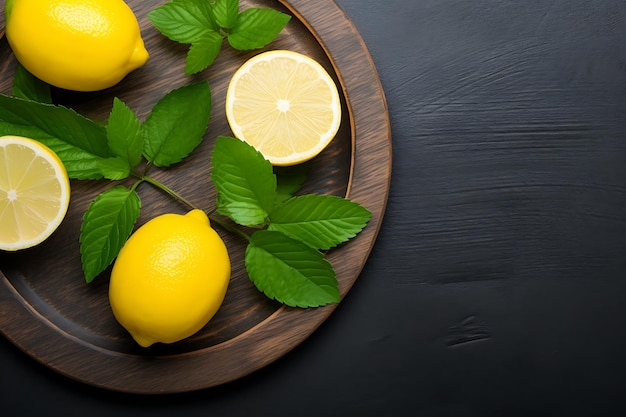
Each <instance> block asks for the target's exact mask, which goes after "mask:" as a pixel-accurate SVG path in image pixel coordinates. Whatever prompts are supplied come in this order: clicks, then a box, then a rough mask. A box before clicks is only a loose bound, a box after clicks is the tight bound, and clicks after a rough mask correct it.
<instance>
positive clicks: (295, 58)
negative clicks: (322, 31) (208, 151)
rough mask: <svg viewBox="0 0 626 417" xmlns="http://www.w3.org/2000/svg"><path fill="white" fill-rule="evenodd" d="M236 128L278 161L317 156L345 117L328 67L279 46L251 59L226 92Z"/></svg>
mask: <svg viewBox="0 0 626 417" xmlns="http://www.w3.org/2000/svg"><path fill="white" fill-rule="evenodd" d="M226 117H227V119H228V123H229V124H230V127H231V129H232V131H233V134H234V135H235V136H236V137H237V138H239V139H241V140H244V141H246V142H248V143H249V144H250V145H252V146H254V147H255V148H256V149H257V150H258V151H259V152H261V153H262V154H263V156H264V157H265V158H266V159H267V160H269V161H270V162H271V163H272V164H273V165H295V164H299V163H302V162H305V161H307V160H309V159H311V158H313V157H315V156H317V155H318V154H319V153H320V152H321V151H322V150H323V149H324V148H325V147H326V146H328V144H329V143H330V142H331V140H332V139H333V138H334V137H335V135H336V133H337V130H338V129H339V125H340V122H341V103H340V101H339V92H338V91H337V86H336V85H335V83H334V81H333V79H332V78H331V77H330V75H329V74H328V72H326V70H325V69H324V68H323V67H322V66H321V65H320V64H319V63H318V62H317V61H315V60H313V59H312V58H309V57H308V56H306V55H303V54H300V53H297V52H294V51H286V50H274V51H269V52H264V53H261V54H259V55H256V56H254V57H252V58H251V59H249V60H248V61H246V62H245V63H244V64H243V65H242V66H241V67H240V68H239V69H238V70H237V71H236V72H235V74H234V75H233V77H232V79H231V81H230V84H229V86H228V91H227V93H226Z"/></svg>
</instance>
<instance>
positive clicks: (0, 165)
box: [0, 136, 70, 251]
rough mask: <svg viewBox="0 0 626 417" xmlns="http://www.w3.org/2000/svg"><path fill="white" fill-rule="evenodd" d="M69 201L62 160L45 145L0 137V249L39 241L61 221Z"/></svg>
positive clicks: (24, 246)
mask: <svg viewBox="0 0 626 417" xmlns="http://www.w3.org/2000/svg"><path fill="white" fill-rule="evenodd" d="M69 202H70V182H69V178H68V176H67V172H66V170H65V167H64V166H63V163H62V162H61V160H60V159H59V158H58V156H57V155H56V154H55V153H54V152H53V151H52V150H50V149H49V148H48V147H46V146H45V145H43V144H41V143H39V142H37V141H35V140H32V139H28V138H23V137H19V136H3V137H0V250H5V251H16V250H20V249H26V248H30V247H33V246H35V245H38V244H40V243H41V242H43V241H44V240H46V239H47V238H48V237H49V236H50V235H51V234H52V233H53V232H54V231H55V230H56V229H57V228H58V227H59V225H60V224H61V222H62V221H63V219H64V217H65V214H66V213H67V209H68V206H69Z"/></svg>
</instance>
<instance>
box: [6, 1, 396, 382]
mask: <svg viewBox="0 0 626 417" xmlns="http://www.w3.org/2000/svg"><path fill="white" fill-rule="evenodd" d="M162 3H163V2H162V1H140V0H129V1H128V4H129V5H130V6H131V8H132V9H133V10H134V11H135V13H136V15H137V17H138V19H139V22H140V25H141V28H142V34H143V36H144V39H145V41H146V47H147V49H148V50H149V51H150V53H151V58H150V61H149V62H148V64H146V65H145V66H144V67H143V68H141V69H139V70H137V71H135V72H134V73H132V74H130V75H129V76H128V77H127V78H126V79H124V80H123V81H122V82H121V83H120V84H119V85H117V86H115V87H113V88H111V89H109V90H106V91H103V92H98V93H80V94H79V93H69V92H65V91H55V92H54V98H55V100H57V101H58V102H59V103H63V104H65V105H68V106H72V107H74V108H75V109H76V110H77V111H79V112H81V113H83V114H85V115H86V116H88V117H92V118H95V119H99V120H105V118H106V116H107V115H108V112H109V110H110V106H111V104H112V100H113V98H114V97H116V96H117V97H119V98H120V99H122V100H123V101H124V102H125V103H126V104H127V105H128V106H130V107H131V108H132V109H133V110H134V111H135V112H136V113H137V115H138V116H139V118H140V119H142V120H143V119H144V118H145V117H146V116H147V114H148V112H149V110H150V109H151V108H152V106H153V105H154V104H155V102H156V101H157V100H158V99H159V98H160V97H162V96H163V95H164V94H165V93H167V92H168V91H169V90H171V89H173V88H175V87H178V86H182V85H185V84H188V83H190V82H193V81H196V80H204V79H208V80H209V83H210V85H211V91H212V95H213V110H212V116H211V117H212V120H211V123H210V124H209V129H208V131H207V133H206V136H205V139H204V141H203V143H202V144H201V145H200V147H198V148H197V149H196V150H195V151H194V152H193V154H192V155H190V156H189V157H188V158H187V159H185V160H184V161H183V162H181V163H179V164H177V165H175V166H173V167H171V168H168V169H162V170H156V169H155V170H154V171H151V173H153V174H154V175H153V176H154V177H155V178H157V179H158V180H160V181H162V182H163V183H165V184H167V185H169V186H170V187H171V188H173V189H175V190H177V191H178V192H180V193H181V194H182V195H183V196H185V197H187V199H189V200H192V201H193V202H194V203H195V204H196V205H198V206H200V207H203V208H205V209H211V208H212V207H213V206H214V199H215V190H214V188H213V187H212V184H211V182H210V179H209V174H210V164H209V157H210V152H211V150H212V147H213V143H214V140H215V138H216V137H217V136H218V135H220V134H223V135H231V132H230V130H229V128H228V124H227V122H226V118H225V114H224V98H225V92H226V88H227V85H228V81H229V79H230V77H231V76H232V74H233V73H234V71H235V70H236V68H238V67H239V65H241V64H242V63H243V62H244V61H245V60H246V59H248V58H249V57H251V56H253V55H254V54H257V53H259V52H260V51H251V52H245V53H242V52H237V51H234V50H232V49H231V48H229V47H227V45H225V46H224V48H222V51H221V52H220V55H219V56H218V59H217V61H216V62H215V63H214V64H213V65H212V66H211V67H209V68H208V69H207V70H205V71H203V72H202V73H200V74H197V75H195V76H191V77H189V76H185V75H184V72H183V66H184V59H185V55H186V52H187V47H186V46H183V45H178V44H175V43H173V42H171V41H169V40H167V39H165V38H164V37H163V36H161V35H160V34H159V33H158V31H157V30H156V29H155V28H154V27H153V26H152V25H151V24H150V22H149V20H148V19H147V17H146V15H147V13H148V12H149V11H150V10H152V9H154V8H155V7H157V6H158V5H160V4H162ZM241 6H242V8H247V7H274V8H276V9H279V10H281V11H283V12H285V13H289V14H291V15H292V16H293V18H292V20H291V22H290V23H289V24H288V26H287V28H285V30H284V31H283V32H282V33H281V35H280V36H279V38H278V39H277V40H275V41H274V42H273V43H272V44H270V45H269V46H268V47H267V48H266V49H281V48H284V49H292V50H296V51H299V52H302V53H306V54H307V55H309V56H311V57H313V58H315V59H316V60H318V61H319V62H321V63H322V64H323V65H324V66H325V67H326V68H327V70H328V71H329V72H330V73H331V74H333V75H334V76H335V78H336V82H337V83H338V85H340V86H341V91H342V94H343V106H344V118H343V120H342V127H341V129H340V132H339V133H338V135H337V137H336V138H335V139H334V141H333V142H332V144H331V145H330V146H329V147H328V148H327V149H326V150H324V152H323V153H322V154H321V155H320V156H318V157H317V158H316V159H314V160H313V161H312V162H311V163H310V167H309V169H310V170H309V174H308V176H307V180H306V182H305V184H304V186H303V189H302V190H301V192H302V193H306V192H315V193H325V194H333V195H339V196H347V197H349V198H350V199H352V200H354V201H357V202H359V203H360V204H362V205H363V206H365V207H367V208H368V209H369V210H371V211H372V213H373V217H372V220H371V221H370V223H369V224H368V226H367V227H366V228H365V230H364V231H363V232H362V233H361V234H359V235H358V236H357V237H356V238H355V239H353V240H351V241H349V242H348V243H346V244H344V245H342V246H341V247H338V248H335V249H333V250H331V251H330V252H328V254H327V256H328V260H329V261H330V262H331V263H332V264H333V266H334V268H335V270H336V272H337V277H338V280H339V283H340V290H341V294H342V296H344V297H345V295H346V294H347V292H348V290H349V289H350V288H351V286H352V285H353V284H354V282H355V281H356V279H357V277H358V276H359V273H360V272H361V269H362V268H363V266H364V264H365V262H366V260H367V258H368V256H369V253H370V250H371V248H372V246H373V244H374V241H375V239H376V235H377V233H378V230H379V228H380V225H381V221H382V217H383V213H384V209H385V204H386V201H387V194H388V189H389V181H390V176H391V132H390V126H389V118H388V112H387V107H386V102H385V98H384V94H383V91H382V88H381V85H380V82H379V79H378V76H377V73H376V70H375V67H374V65H373V63H372V60H371V58H370V55H369V53H368V51H367V49H366V46H365V45H364V43H363V41H362V39H361V37H360V36H359V34H358V32H357V31H356V29H355V27H354V26H353V24H352V23H351V22H350V21H349V19H348V18H347V17H346V15H345V14H344V13H343V11H342V10H341V9H340V8H339V6H338V5H337V4H335V3H334V2H333V1H332V0H316V1H311V0H282V1H280V2H277V1H270V0H242V1H241ZM14 68H15V61H14V58H13V55H12V54H11V51H10V49H9V47H8V45H7V43H6V39H4V38H3V39H2V40H0V73H1V76H0V91H2V93H4V94H9V93H10V91H11V90H10V89H11V82H12V75H13V71H14ZM110 186H111V183H110V182H108V181H73V182H72V201H71V204H70V209H69V212H68V215H67V217H66V218H65V220H64V222H63V224H62V226H61V227H60V228H59V229H58V230H57V231H56V232H55V233H54V234H53V236H52V237H51V238H49V239H48V240H47V241H46V242H44V243H43V244H41V245H40V246H38V247H35V248H32V249H29V250H25V251H21V252H17V253H6V252H4V253H0V331H1V332H2V334H3V335H4V336H6V337H7V338H8V339H9V340H10V341H11V342H13V343H14V344H15V345H17V346H18V347H19V348H20V349H22V350H23V351H24V352H26V353H27V354H28V355H30V356H32V357H33V358H35V359H36V360H38V361H40V362H41V363H43V364H45V365H46V366H48V367H50V368H52V369H54V370H56V371H58V372H60V373H61V374H64V375H66V376H68V377H71V378H74V379H76V380H79V381H82V382H84V383H87V384H91V385H94V386H99V387H103V388H106V389H111V390H117V391H125V392H133V393H169V392H183V391H192V390H197V389H201V388H207V387H211V386H215V385H218V384H222V383H225V382H228V381H231V380H234V379H237V378H240V377H242V376H244V375H247V374H249V373H251V372H253V371H255V370H258V369H260V368H261V367H263V366H265V365H267V364H269V363H271V362H273V361H275V360H276V359H278V358H280V357H281V356H283V355H284V354H285V353H287V352H288V351H290V350H291V349H293V348H294V347H295V346H297V345H298V344H299V343H301V342H302V341H303V340H305V339H306V338H307V337H308V336H309V335H310V334H311V333H312V332H313V331H314V330H315V329H316V328H317V327H318V326H319V325H320V324H321V323H322V322H323V321H324V320H325V319H326V318H327V317H328V316H329V315H330V314H331V313H332V312H333V310H334V309H335V307H336V304H334V305H329V306H326V307H322V308H317V309H294V308H288V307H285V306H282V305H281V304H279V303H276V302H274V301H271V300H269V299H267V298H266V297H265V296H264V295H263V294H261V293H260V292H258V291H257V290H256V288H254V286H253V285H252V283H251V282H250V280H249V279H248V277H247V275H246V273H245V269H244V267H243V252H244V249H245V246H244V245H245V242H243V241H242V239H241V238H238V237H237V236H233V235H230V234H228V233H227V232H223V231H222V230H219V229H218V232H219V233H220V234H221V235H222V237H223V239H224V240H225V242H226V245H227V247H228V248H229V252H230V254H231V258H232V264H233V275H232V279H231V284H230V286H229V289H228V293H227V295H226V299H225V301H224V304H223V305H222V308H221V309H220V311H219V312H218V314H217V315H216V316H215V317H214V318H213V320H211V322H209V324H208V325H207V326H206V327H205V328H204V329H203V330H201V331H200V332H199V333H197V334H196V335H194V336H192V337H191V338H189V339H186V340H184V341H181V342H178V343H174V344H171V345H158V346H152V347H150V348H148V349H142V348H140V347H139V346H138V345H136V344H135V343H134V342H133V341H132V339H131V338H130V337H129V335H128V334H127V333H126V332H125V330H124V329H123V328H122V327H121V326H120V325H119V324H118V323H117V322H116V321H115V319H114V318H113V316H112V313H111V310H110V308H109V305H108V296H107V291H108V275H109V272H110V269H108V270H107V271H105V272H104V273H103V274H102V275H101V276H99V277H97V278H96V279H95V280H94V282H92V283H91V284H86V283H85V282H84V279H83V276H82V272H81V263H80V255H79V247H78V235H79V228H80V222H81V218H82V215H83V213H84V211H85V209H86V207H87V205H88V204H89V202H90V201H91V200H92V199H93V198H94V197H95V196H96V195H97V194H98V193H99V192H101V191H103V190H105V189H107V188H108V187H110ZM138 192H139V195H140V196H141V199H142V214H141V216H140V218H139V220H138V225H139V224H142V223H144V222H145V221H147V220H148V219H149V218H151V217H154V216H156V215H159V214H162V213H164V212H180V213H183V212H186V211H187V209H186V207H185V206H182V205H180V204H179V203H176V202H175V201H173V200H172V199H171V198H169V197H168V196H166V195H164V194H162V193H161V192H159V191H157V190H156V189H154V188H151V187H150V185H148V184H142V185H141V186H140V187H139V188H138Z"/></svg>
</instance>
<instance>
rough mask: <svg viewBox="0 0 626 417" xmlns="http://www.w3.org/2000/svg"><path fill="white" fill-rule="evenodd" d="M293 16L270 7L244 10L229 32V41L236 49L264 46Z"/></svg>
mask: <svg viewBox="0 0 626 417" xmlns="http://www.w3.org/2000/svg"><path fill="white" fill-rule="evenodd" d="M290 19H291V16H289V15H286V14H284V13H281V12H279V11H278V10H274V9H269V8H250V9H247V10H244V11H243V12H242V13H241V14H240V15H239V18H238V19H237V23H236V24H235V26H234V27H232V28H231V29H230V31H229V32H228V43H229V44H230V46H232V47H233V48H235V49H238V50H248V49H258V48H263V47H264V46H266V45H267V44H269V43H270V42H272V41H273V40H274V39H275V38H276V37H277V36H278V34H279V33H280V32H281V31H282V30H283V29H284V27H285V26H287V23H288V22H289V20H290Z"/></svg>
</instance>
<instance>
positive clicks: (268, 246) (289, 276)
mask: <svg viewBox="0 0 626 417" xmlns="http://www.w3.org/2000/svg"><path fill="white" fill-rule="evenodd" d="M245 265H246V270H247V271H248V275H249V277H250V280H252V282H253V283H254V285H255V286H256V287H257V288H258V289H259V291H261V292H263V293H264V294H265V295H266V296H268V297H269V298H271V299H275V300H277V301H280V302H281V303H284V304H287V305H288V306H291V307H303V308H305V307H319V306H323V305H326V304H329V303H333V302H339V301H340V299H341V297H340V294H339V287H338V283H337V277H336V275H335V271H334V270H333V267H332V265H331V264H330V263H329V262H328V261H327V260H326V259H325V258H324V256H323V255H322V254H321V253H320V252H318V251H316V250H315V249H312V248H311V247H309V246H307V245H305V244H303V243H302V242H300V241H297V240H294V239H291V238H290V237H288V236H285V235H284V234H282V233H280V232H272V231H267V230H260V231H257V232H255V233H253V234H252V236H251V237H250V243H249V245H248V247H247V248H246V254H245Z"/></svg>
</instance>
